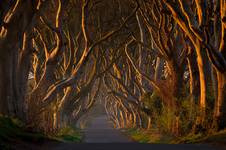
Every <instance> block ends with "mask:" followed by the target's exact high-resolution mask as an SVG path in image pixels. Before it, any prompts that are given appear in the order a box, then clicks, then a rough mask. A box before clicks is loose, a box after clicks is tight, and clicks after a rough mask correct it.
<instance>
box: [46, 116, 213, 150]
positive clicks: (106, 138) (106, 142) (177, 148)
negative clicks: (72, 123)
mask: <svg viewBox="0 0 226 150" xmlns="http://www.w3.org/2000/svg"><path fill="white" fill-rule="evenodd" d="M84 134H85V137H84V143H60V144H57V145H52V146H50V145H49V146H48V148H46V147H45V148H42V149H43V150H45V149H48V150H217V149H216V148H213V147H211V146H208V145H202V144H198V145H191V144H177V145H171V144H141V143H136V142H132V141H131V140H130V139H129V138H128V137H126V136H125V135H124V134H123V133H121V132H120V130H117V129H114V128H113V126H112V125H111V123H110V122H109V121H108V119H107V117H106V116H104V115H101V116H96V117H94V118H93V119H92V120H91V121H90V123H89V125H88V126H87V128H86V129H84Z"/></svg>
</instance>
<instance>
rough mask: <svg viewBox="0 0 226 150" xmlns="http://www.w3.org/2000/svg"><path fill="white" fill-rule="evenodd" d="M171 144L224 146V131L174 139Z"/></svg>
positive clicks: (225, 132) (225, 140) (225, 131)
mask: <svg viewBox="0 0 226 150" xmlns="http://www.w3.org/2000/svg"><path fill="white" fill-rule="evenodd" d="M172 143H175V144H179V143H210V144H224V145H225V143H226V130H222V131H220V132H215V133H211V134H209V135H205V134H195V135H194V134H189V135H187V136H185V137H181V138H180V139H175V140H173V141H172Z"/></svg>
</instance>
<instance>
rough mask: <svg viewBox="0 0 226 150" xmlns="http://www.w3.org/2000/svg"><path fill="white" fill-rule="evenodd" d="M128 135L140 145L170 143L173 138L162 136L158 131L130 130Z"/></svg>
mask: <svg viewBox="0 0 226 150" xmlns="http://www.w3.org/2000/svg"><path fill="white" fill-rule="evenodd" d="M127 133H128V134H129V136H131V138H132V139H133V140H135V141H137V142H139V143H169V142H170V141H171V140H172V136H169V135H162V134H160V133H159V132H158V131H157V130H153V129H152V130H145V129H136V128H132V129H128V130H127Z"/></svg>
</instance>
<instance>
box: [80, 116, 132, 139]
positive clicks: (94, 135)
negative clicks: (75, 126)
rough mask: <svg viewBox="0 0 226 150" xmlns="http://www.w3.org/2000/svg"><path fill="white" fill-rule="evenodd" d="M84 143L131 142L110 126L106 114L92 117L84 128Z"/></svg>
mask: <svg viewBox="0 0 226 150" xmlns="http://www.w3.org/2000/svg"><path fill="white" fill-rule="evenodd" d="M84 134H85V137H84V142H85V143H129V142H132V141H131V140H130V139H129V138H128V137H126V136H125V135H123V134H122V133H121V132H120V131H119V130H117V129H115V128H114V127H113V126H112V123H110V121H109V120H108V118H107V116H106V115H102V116H99V117H96V118H93V119H92V120H91V122H90V124H89V126H88V127H87V128H86V129H84Z"/></svg>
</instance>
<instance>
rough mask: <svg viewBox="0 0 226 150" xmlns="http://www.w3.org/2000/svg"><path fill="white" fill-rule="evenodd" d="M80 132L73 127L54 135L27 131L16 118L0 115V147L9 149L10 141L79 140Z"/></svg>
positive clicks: (23, 142) (28, 142) (27, 142)
mask: <svg viewBox="0 0 226 150" xmlns="http://www.w3.org/2000/svg"><path fill="white" fill-rule="evenodd" d="M81 140H82V134H81V132H80V131H79V130H78V129H76V128H73V127H66V128H63V129H61V130H60V131H59V132H57V134H56V135H51V136H48V135H44V134H42V133H36V132H31V131H28V130H27V129H26V128H25V126H24V125H23V123H22V122H21V121H19V120H18V119H14V118H9V117H3V116H0V148H2V149H6V150H7V149H11V148H12V146H13V145H11V143H21V144H31V143H33V144H38V143H42V142H81Z"/></svg>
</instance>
